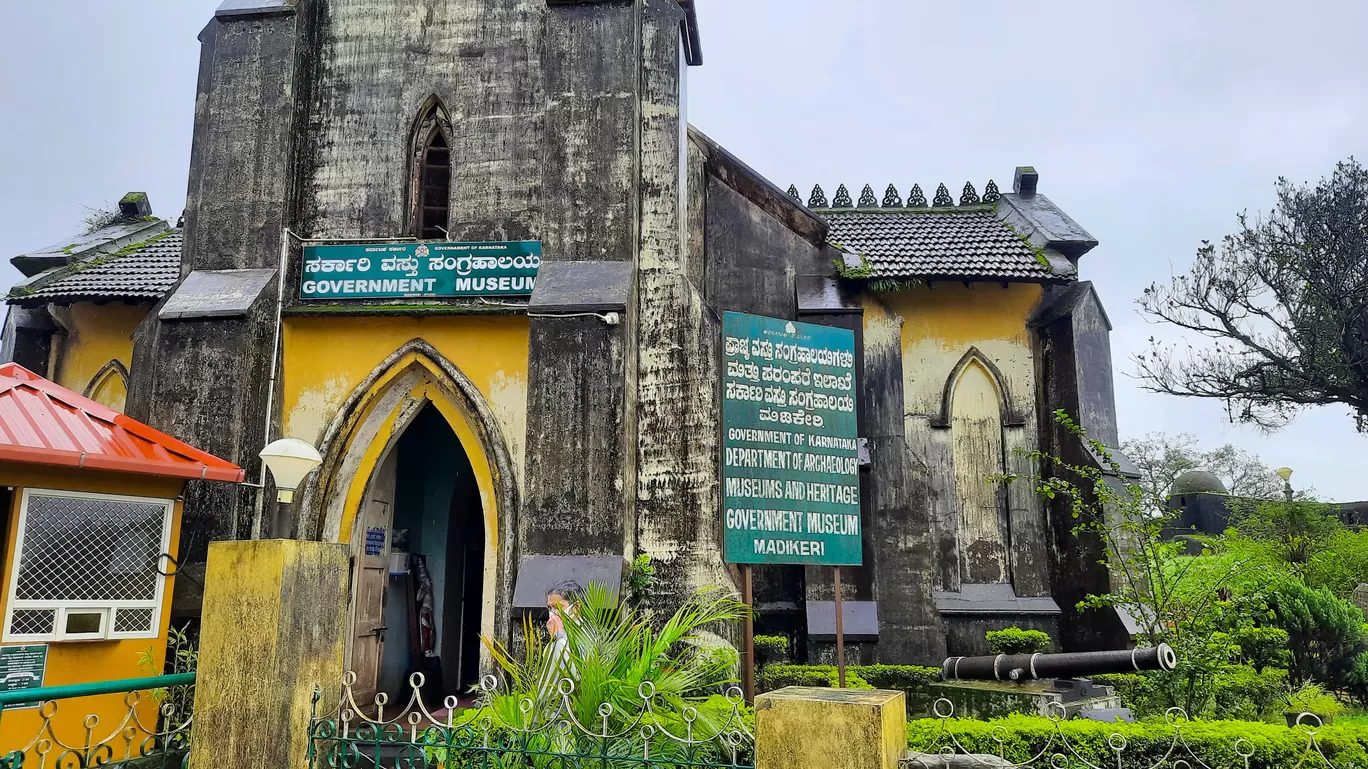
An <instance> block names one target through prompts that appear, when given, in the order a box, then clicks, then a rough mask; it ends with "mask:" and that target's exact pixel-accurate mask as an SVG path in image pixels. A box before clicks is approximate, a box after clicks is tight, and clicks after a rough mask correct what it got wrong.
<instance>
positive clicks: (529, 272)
mask: <svg viewBox="0 0 1368 769" xmlns="http://www.w3.org/2000/svg"><path fill="white" fill-rule="evenodd" d="M540 267H541V243H538V242H536V241H522V242H515V243H373V244H364V245H331V246H305V248H304V276H303V280H301V281H300V286H299V289H300V291H299V293H300V298H302V299H384V298H396V297H434V298H435V297H462V296H471V297H474V296H528V295H531V293H532V290H533V289H534V288H536V285H537V271H538V270H539V268H540Z"/></svg>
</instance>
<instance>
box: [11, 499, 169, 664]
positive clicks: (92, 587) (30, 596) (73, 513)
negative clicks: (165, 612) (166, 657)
mask: <svg viewBox="0 0 1368 769" xmlns="http://www.w3.org/2000/svg"><path fill="white" fill-rule="evenodd" d="M170 513H171V503H170V502H168V501H166V500H155V499H139V498H132V497H113V496H106V495H95V494H69V493H65V492H48V491H26V492H25V494H24V506H23V511H22V512H21V516H20V533H19V545H18V548H17V552H18V568H17V569H16V570H15V576H14V581H13V584H12V586H11V592H10V596H11V605H12V606H13V607H14V608H13V609H12V611H11V615H10V618H9V622H8V623H7V625H6V633H5V636H6V638H9V637H10V636H25V637H32V636H44V637H50V638H53V639H55V640H60V637H61V635H62V632H60V629H61V628H63V627H65V626H66V625H65V623H64V622H63V620H62V617H63V616H65V613H66V612H67V611H68V610H77V609H82V610H90V609H104V610H109V611H111V612H113V614H114V616H113V620H114V621H113V623H112V624H113V627H112V629H111V630H112V635H116V636H117V635H131V636H140V637H151V636H152V635H155V628H156V619H157V616H158V613H159V612H158V610H159V608H160V602H161V593H162V586H163V578H162V575H161V574H160V573H159V570H158V561H159V560H160V558H161V554H162V553H164V552H165V551H166V548H167V545H168V542H167V540H168V539H169V533H170V522H171V515H170Z"/></svg>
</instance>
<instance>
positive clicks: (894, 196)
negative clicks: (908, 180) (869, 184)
mask: <svg viewBox="0 0 1368 769" xmlns="http://www.w3.org/2000/svg"><path fill="white" fill-rule="evenodd" d="M883 207H884V208H902V207H903V202H902V195H899V194H898V188H897V187H894V186H893V185H891V184H890V185H888V189H886V190H884V197H883Z"/></svg>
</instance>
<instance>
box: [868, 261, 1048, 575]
mask: <svg viewBox="0 0 1368 769" xmlns="http://www.w3.org/2000/svg"><path fill="white" fill-rule="evenodd" d="M1040 294H1041V291H1040V288H1039V287H1037V286H1033V285H1030V284H1009V285H1008V286H1007V287H1006V288H1003V287H1000V286H998V285H997V284H993V283H979V284H974V285H973V286H972V287H966V286H964V285H963V284H960V283H950V282H946V283H939V282H938V283H935V284H933V285H932V286H929V287H920V288H914V289H904V290H902V291H900V292H897V293H896V294H891V295H888V296H887V297H885V298H884V303H885V304H887V305H888V307H889V308H890V310H892V311H893V312H894V313H896V314H897V315H898V316H899V317H901V318H902V321H903V323H902V328H901V340H902V348H903V398H904V400H905V403H904V413H905V415H906V430H907V442H908V446H909V448H910V450H911V451H912V453H913V454H914V455H915V456H916V457H917V458H918V459H919V460H920V462H921V463H923V464H924V466H925V468H926V471H927V480H928V483H929V502H930V511H931V527H932V531H933V535H934V549H935V563H936V568H935V585H936V589H938V590H946V591H952V592H953V591H958V590H959V588H960V585H961V584H962V583H965V582H974V581H975V580H974V579H972V578H966V570H969V569H970V565H969V562H970V560H971V557H970V556H973V555H974V554H975V553H974V548H975V542H960V539H961V537H962V536H963V534H964V533H965V530H964V529H962V527H961V510H960V507H961V500H960V499H959V494H958V492H957V485H963V484H965V483H967V480H968V479H957V478H956V469H955V462H954V458H955V445H954V442H955V440H956V435H955V432H956V431H955V430H954V429H953V424H952V423H953V421H954V410H955V396H956V388H957V386H958V385H959V384H960V382H959V377H960V375H961V374H962V373H963V372H964V370H965V368H966V367H967V366H968V365H969V364H970V363H975V365H980V366H982V367H983V368H984V369H986V370H988V371H989V372H990V373H991V376H992V379H993V385H994V387H995V388H996V391H997V397H998V398H1000V399H1001V402H1000V403H998V404H991V403H988V404H985V405H984V406H983V408H993V407H997V408H999V409H1000V416H999V419H1000V421H1001V425H1002V445H1001V451H1002V457H1003V460H1002V464H1001V465H1000V466H1001V467H1002V469H1003V470H1005V471H1007V472H1027V473H1028V472H1029V467H1028V464H1027V461H1026V459H1025V458H1024V457H1022V456H1020V455H1018V454H1017V452H1016V450H1017V449H1018V448H1021V449H1024V450H1025V451H1031V450H1033V449H1034V448H1035V446H1036V435H1037V424H1036V381H1035V376H1036V374H1035V363H1034V360H1033V357H1032V345H1031V337H1030V334H1029V331H1028V329H1027V327H1026V321H1027V319H1028V317H1029V315H1030V313H1031V311H1032V309H1033V308H1034V307H1035V304H1036V302H1037V301H1038V299H1039V297H1040ZM983 482H984V483H987V478H984V479H983ZM999 493H1000V494H1001V499H1002V503H1001V506H1000V508H999V510H1000V514H1001V517H1000V525H1001V527H1002V528H1004V529H1005V530H1006V531H1007V532H1009V534H1008V536H1006V537H1003V538H1002V539H1003V541H1010V542H1011V547H1008V548H1001V547H999V548H995V549H992V550H991V551H989V553H987V555H988V556H989V557H993V558H998V559H1004V560H1003V562H1001V563H1000V564H999V567H998V569H997V571H998V572H999V573H1002V574H1004V575H1006V576H1008V577H1009V580H1008V581H1010V582H1011V583H1012V585H1013V587H1014V588H1015V590H1016V593H1017V595H1023V596H1038V595H1048V594H1049V584H1048V580H1049V563H1048V560H1047V558H1046V557H1045V547H1046V540H1047V533H1046V526H1045V520H1044V514H1043V511H1042V508H1041V505H1040V504H1039V502H1038V500H1037V498H1036V496H1035V494H1034V492H1033V491H1032V489H1031V488H1030V486H1029V484H1012V485H1010V486H1007V487H1006V488H1003V489H1001V490H1000V492H999ZM966 549H968V550H969V552H967V553H966V552H965V550H966ZM978 581H985V580H982V579H980V580H978ZM987 581H997V580H987Z"/></svg>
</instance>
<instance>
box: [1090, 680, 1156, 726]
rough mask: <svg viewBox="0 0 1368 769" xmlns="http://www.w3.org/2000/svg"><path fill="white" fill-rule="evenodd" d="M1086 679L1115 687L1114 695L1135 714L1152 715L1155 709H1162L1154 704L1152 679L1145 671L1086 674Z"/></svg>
mask: <svg viewBox="0 0 1368 769" xmlns="http://www.w3.org/2000/svg"><path fill="white" fill-rule="evenodd" d="M1088 680H1090V681H1092V682H1093V683H1095V684H1099V685H1101V686H1110V687H1112V688H1113V689H1115V690H1116V696H1118V697H1120V698H1121V702H1122V704H1124V705H1125V706H1126V707H1128V708H1130V709H1131V711H1132V712H1134V713H1135V714H1136V715H1137V716H1148V715H1154V713H1155V710H1156V709H1157V710H1158V711H1159V712H1160V713H1162V712H1163V711H1164V709H1163V708H1162V707H1158V706H1157V705H1156V704H1154V699H1155V691H1154V681H1153V679H1152V678H1151V677H1150V676H1149V675H1148V674H1146V673H1109V674H1107V675H1101V676H1088Z"/></svg>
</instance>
